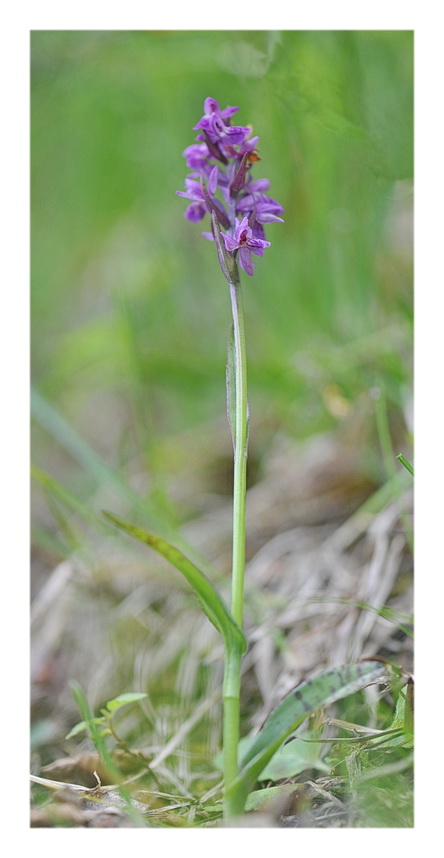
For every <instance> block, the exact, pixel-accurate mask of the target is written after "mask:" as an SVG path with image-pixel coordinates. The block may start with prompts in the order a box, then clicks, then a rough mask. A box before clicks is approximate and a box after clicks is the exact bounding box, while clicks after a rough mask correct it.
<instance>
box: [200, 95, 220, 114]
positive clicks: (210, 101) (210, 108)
mask: <svg viewBox="0 0 444 858" xmlns="http://www.w3.org/2000/svg"><path fill="white" fill-rule="evenodd" d="M204 113H207V114H208V113H220V107H219V103H218V102H217V101H216V99H215V98H206V99H205V101H204Z"/></svg>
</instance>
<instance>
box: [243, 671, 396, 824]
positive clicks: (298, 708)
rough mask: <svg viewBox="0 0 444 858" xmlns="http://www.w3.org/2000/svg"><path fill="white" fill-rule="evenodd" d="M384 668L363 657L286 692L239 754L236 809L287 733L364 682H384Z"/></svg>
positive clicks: (356, 689) (359, 688)
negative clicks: (251, 740)
mask: <svg viewBox="0 0 444 858" xmlns="http://www.w3.org/2000/svg"><path fill="white" fill-rule="evenodd" d="M388 670H389V667H388V665H386V664H384V663H383V662H381V661H376V660H373V659H366V660H364V661H360V662H358V663H357V664H349V665H344V666H342V667H335V668H333V669H331V670H327V671H325V672H324V673H321V674H320V675H319V676H316V677H314V679H309V680H308V681H307V682H302V683H301V684H300V685H298V687H297V688H296V689H295V690H294V691H292V692H291V693H290V694H289V695H287V697H285V698H284V700H283V701H282V702H281V703H280V704H279V705H278V706H277V707H276V709H274V711H273V712H272V713H271V714H270V715H269V717H268V718H267V720H266V721H265V723H264V725H263V727H262V730H261V731H260V732H259V733H258V735H257V737H256V741H255V742H254V743H253V744H252V745H250V746H249V747H248V748H247V750H246V752H245V753H244V755H243V756H241V759H240V765H239V768H240V774H239V776H238V778H237V779H236V780H235V781H234V782H233V784H232V786H231V790H232V791H233V793H237V794H238V798H239V801H238V802H236V803H237V804H238V807H239V812H241V811H242V809H243V805H244V803H245V800H246V797H247V795H248V793H249V791H250V789H251V787H252V786H253V785H254V783H255V781H256V780H257V778H258V776H259V775H260V774H261V772H262V770H263V769H264V767H265V766H266V764H267V763H268V762H269V760H271V758H272V757H273V755H274V754H275V753H276V751H277V750H278V748H279V747H280V746H281V744H282V742H284V740H285V739H286V738H287V737H288V736H289V735H290V733H292V732H293V731H294V730H295V729H296V728H297V727H299V725H300V724H302V722H303V721H304V720H305V719H306V718H308V716H309V715H311V714H312V713H313V712H315V711H316V709H319V708H320V707H321V706H326V705H327V704H329V703H334V702H335V701H336V700H341V699H342V698H343V697H348V696H349V694H353V693H355V692H356V691H359V690H361V689H362V688H364V687H365V686H366V685H370V684H373V683H375V682H386V681H387V677H388ZM241 805H242V807H241Z"/></svg>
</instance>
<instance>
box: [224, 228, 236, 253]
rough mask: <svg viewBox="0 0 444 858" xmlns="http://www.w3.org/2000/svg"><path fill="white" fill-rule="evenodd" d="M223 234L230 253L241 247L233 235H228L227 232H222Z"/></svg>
mask: <svg viewBox="0 0 444 858" xmlns="http://www.w3.org/2000/svg"><path fill="white" fill-rule="evenodd" d="M221 236H222V238H223V240H224V244H225V247H226V249H227V250H228V251H229V253H233V251H234V250H237V248H238V247H239V243H238V242H237V241H236V239H234V238H232V237H231V235H227V234H226V233H225V232H221Z"/></svg>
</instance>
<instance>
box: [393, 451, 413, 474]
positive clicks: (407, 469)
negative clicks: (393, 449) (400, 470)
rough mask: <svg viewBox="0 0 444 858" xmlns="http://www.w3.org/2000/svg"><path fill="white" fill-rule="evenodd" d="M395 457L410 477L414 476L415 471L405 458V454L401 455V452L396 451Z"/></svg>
mask: <svg viewBox="0 0 444 858" xmlns="http://www.w3.org/2000/svg"><path fill="white" fill-rule="evenodd" d="M396 458H397V459H398V461H399V462H401V465H404V468H405V469H406V471H408V472H409V474H411V475H412V477H414V476H415V472H414V470H413V465H411V464H410V462H409V461H408V459H406V458H405V456H403V455H402V453H398V455H397V456H396Z"/></svg>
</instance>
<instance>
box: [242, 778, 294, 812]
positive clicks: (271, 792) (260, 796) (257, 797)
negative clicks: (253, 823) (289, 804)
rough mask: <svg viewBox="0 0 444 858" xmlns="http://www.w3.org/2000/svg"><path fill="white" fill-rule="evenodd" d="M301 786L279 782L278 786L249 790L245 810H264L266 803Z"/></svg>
mask: <svg viewBox="0 0 444 858" xmlns="http://www.w3.org/2000/svg"><path fill="white" fill-rule="evenodd" d="M302 786H303V784H280V785H279V786H272V787H267V788H266V789H257V790H254V792H250V795H249V796H248V798H247V801H246V802H245V810H246V811H249V810H265V809H266V808H267V806H268V805H272V804H273V803H274V802H276V801H277V800H279V799H281V798H283V797H284V796H285V795H291V794H292V793H296V792H297V791H298V790H300V789H301V787H302Z"/></svg>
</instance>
